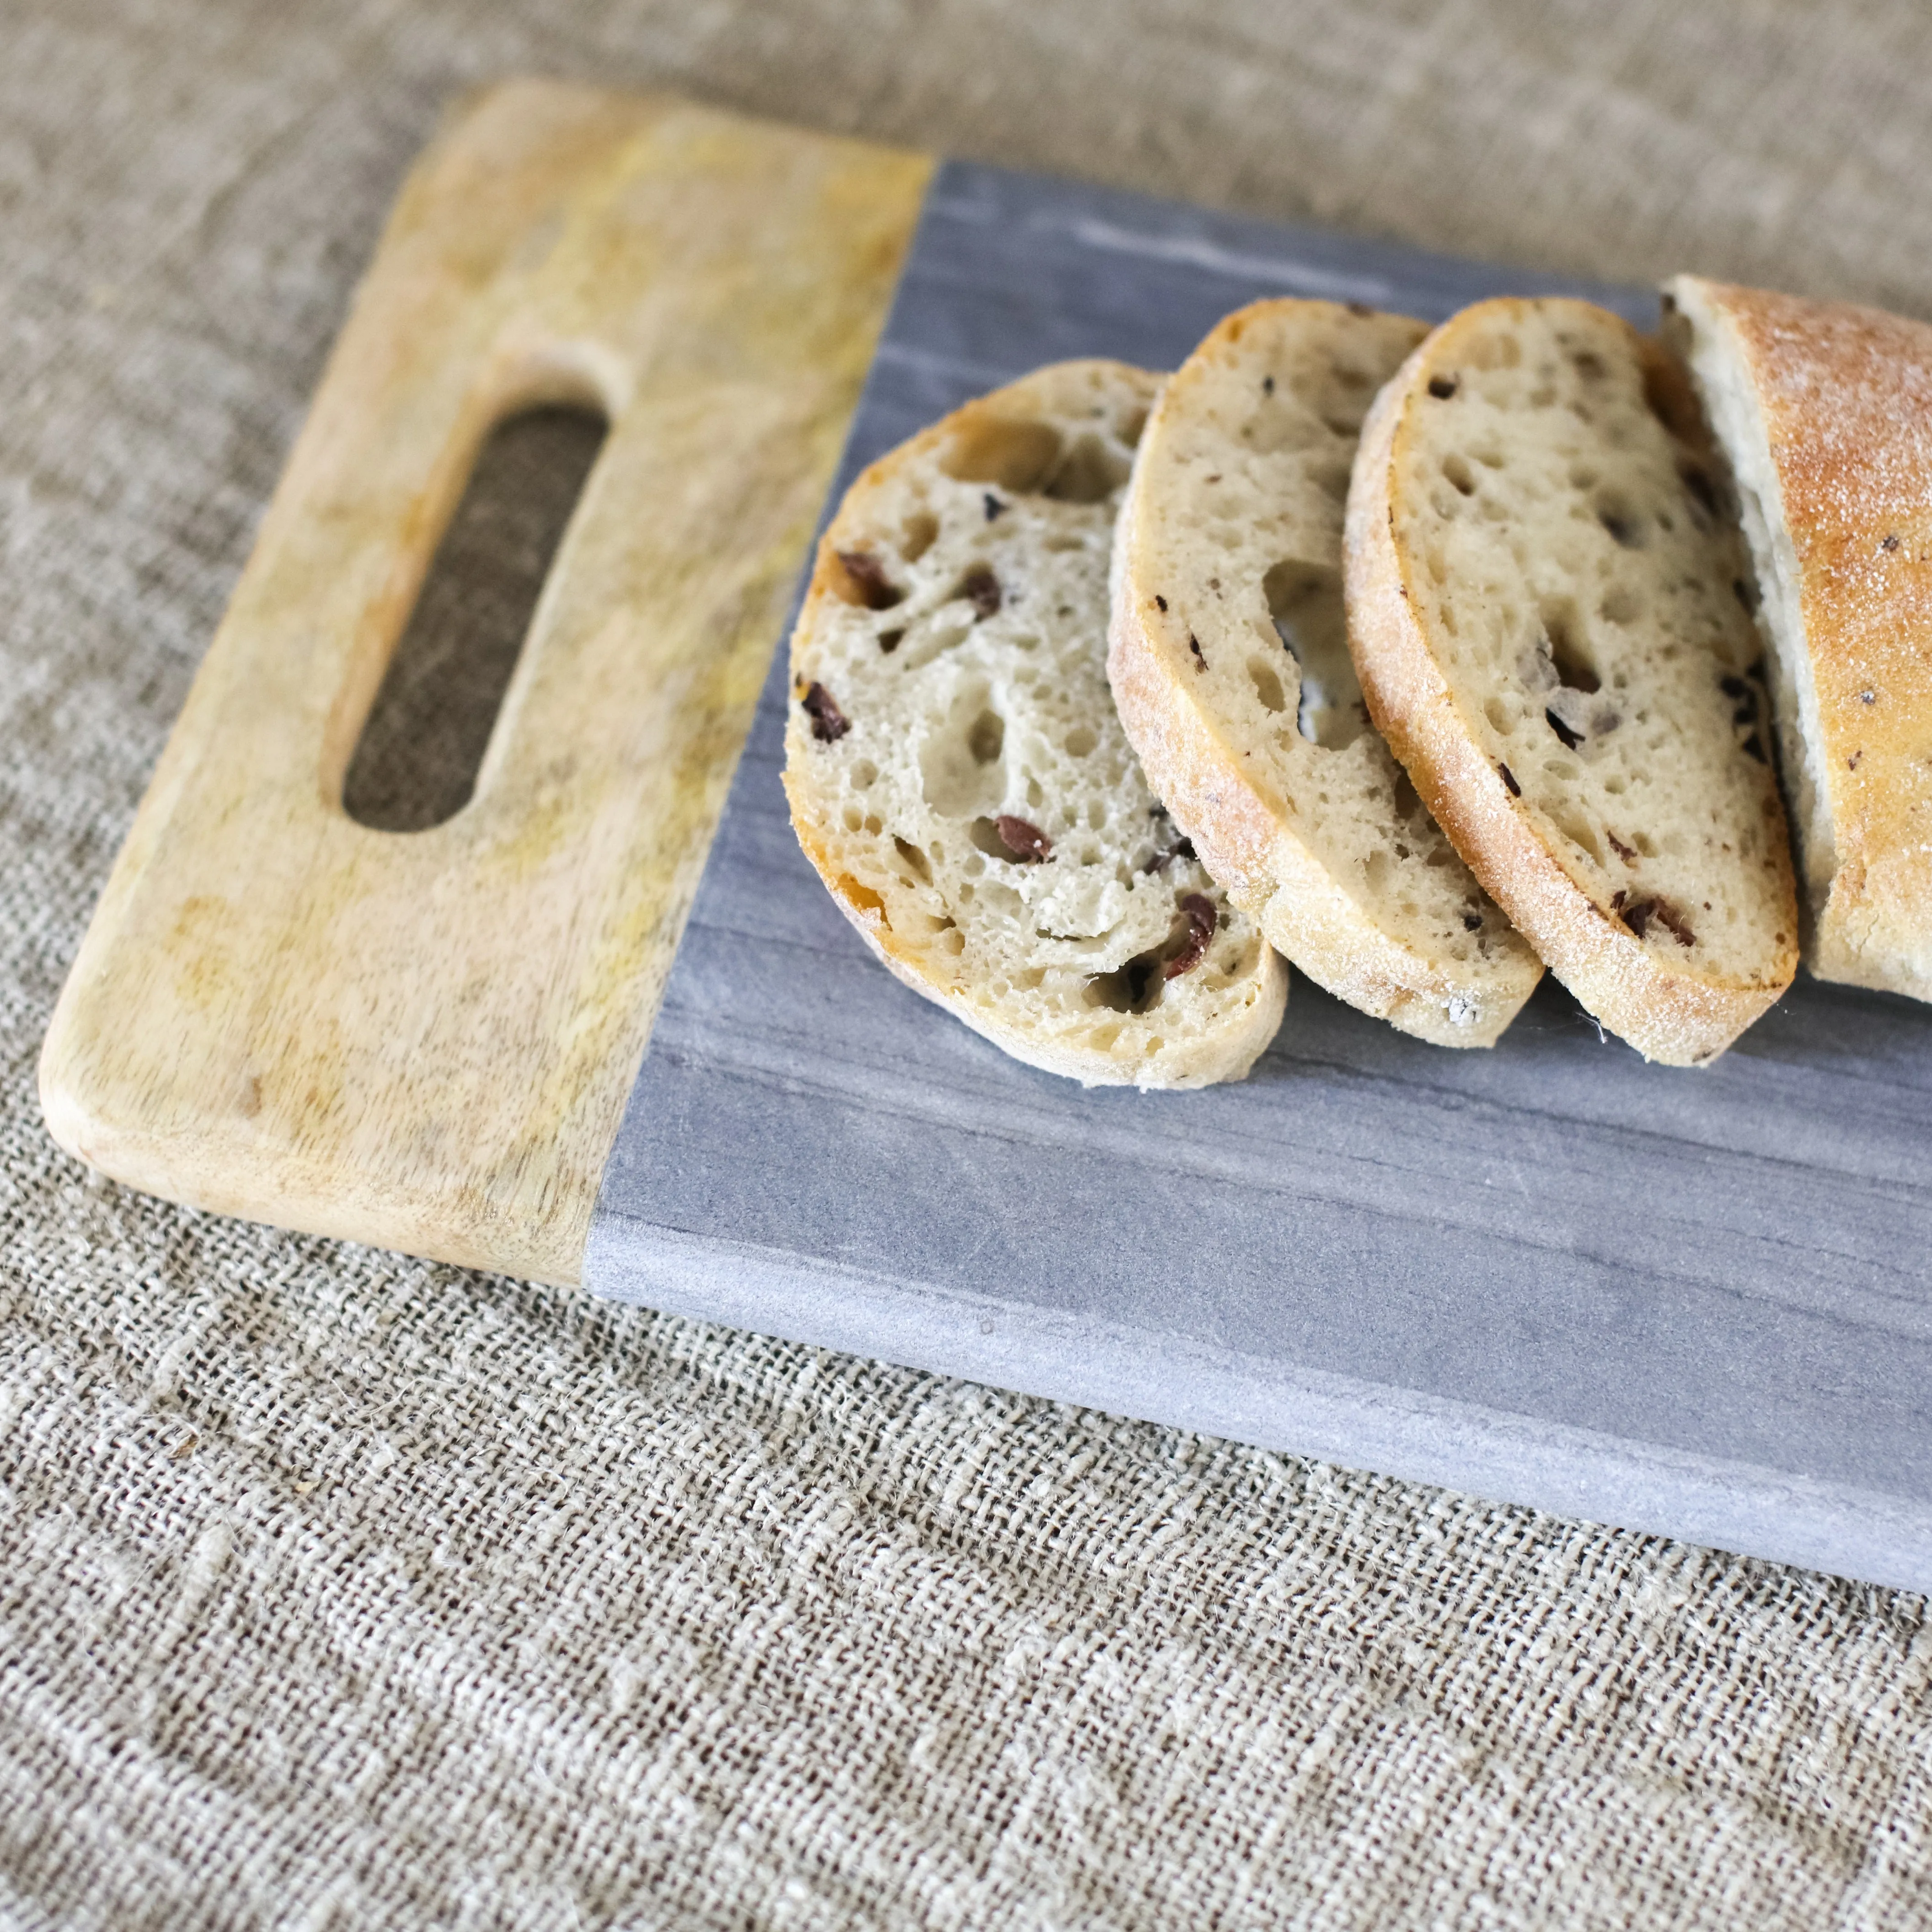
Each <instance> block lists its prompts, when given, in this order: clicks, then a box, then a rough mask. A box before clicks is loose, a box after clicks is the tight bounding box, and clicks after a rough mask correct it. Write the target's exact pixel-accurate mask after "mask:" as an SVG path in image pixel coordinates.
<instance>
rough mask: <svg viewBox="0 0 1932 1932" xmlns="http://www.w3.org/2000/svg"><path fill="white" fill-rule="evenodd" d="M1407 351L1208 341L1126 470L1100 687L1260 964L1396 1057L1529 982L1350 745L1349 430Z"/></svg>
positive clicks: (1396, 793) (1288, 320)
mask: <svg viewBox="0 0 1932 1932" xmlns="http://www.w3.org/2000/svg"><path fill="white" fill-rule="evenodd" d="M1425 332H1426V331H1425V329H1424V325H1423V324H1422V323H1418V322H1414V321H1412V320H1409V318H1408V317H1403V316H1394V315H1383V314H1375V313H1373V312H1371V311H1364V310H1361V309H1350V308H1344V307H1343V306H1341V305H1339V304H1337V303H1333V302H1301V301H1295V300H1282V301H1273V302H1256V303H1254V304H1253V305H1250V306H1249V307H1248V308H1244V309H1241V310H1238V311H1236V312H1235V314H1232V315H1231V316H1229V317H1227V318H1226V320H1223V322H1222V323H1220V325H1219V326H1217V328H1216V329H1214V331H1213V332H1211V334H1210V335H1208V337H1207V338H1206V339H1205V341H1203V342H1202V344H1201V345H1200V347H1199V348H1198V349H1196V350H1195V352H1194V353H1193V355H1192V356H1190V357H1189V358H1188V359H1187V362H1186V363H1185V364H1184V365H1183V366H1182V368H1181V369H1180V370H1179V371H1177V372H1176V373H1175V375H1174V376H1173V377H1171V378H1170V379H1169V382H1168V383H1167V386H1166V389H1164V390H1163V392H1162V395H1161V400H1160V404H1159V405H1158V406H1157V408H1156V410H1155V411H1154V416H1153V418H1152V419H1151V421H1150V422H1149V424H1148V428H1147V431H1146V434H1145V435H1144V436H1143V437H1142V439H1141V445H1140V449H1139V452H1138V454H1137V455H1136V458H1135V463H1134V475H1133V482H1132V484H1131V485H1130V489H1129V491H1128V496H1127V502H1126V504H1125V505H1124V508H1123V509H1122V511H1121V519H1120V523H1119V525H1118V529H1117V532H1116V535H1115V554H1114V573H1113V617H1112V631H1111V645H1110V650H1109V661H1108V670H1109V677H1110V679H1111V680H1112V685H1113V689H1114V696H1115V700H1116V701H1117V703H1118V705H1119V706H1120V710H1121V719H1122V721H1123V723H1124V724H1125V725H1126V727H1127V735H1128V736H1129V738H1130V739H1131V740H1132V741H1133V745H1134V747H1135V749H1136V751H1138V752H1139V755H1140V757H1141V761H1142V764H1143V765H1144V766H1145V768H1146V769H1147V771H1148V775H1149V777H1150V778H1151V781H1152V782H1153V784H1154V787H1155V788H1156V789H1157V790H1158V791H1159V792H1160V795H1161V796H1162V798H1163V799H1165V800H1166V803H1167V805H1168V807H1169V810H1170V811H1172V812H1173V813H1174V814H1175V819H1176V820H1177V822H1178V823H1179V824H1180V825H1181V826H1182V827H1183V828H1184V830H1185V831H1186V832H1187V834H1188V835H1189V837H1190V838H1191V839H1192V840H1193V843H1194V845H1195V847H1196V850H1199V853H1201V855H1202V858H1203V859H1205V860H1206V862H1207V864H1208V870H1209V871H1210V872H1211V873H1212V874H1214V877H1216V878H1217V879H1219V880H1221V881H1222V882H1223V883H1224V884H1225V885H1226V886H1227V887H1228V889H1229V895H1230V896H1231V897H1232V898H1233V899H1234V901H1235V904H1238V905H1239V906H1241V907H1242V908H1243V909H1244V910H1245V911H1247V912H1248V913H1250V914H1252V915H1253V917H1255V918H1256V919H1257V920H1259V922H1260V924H1261V926H1262V931H1263V932H1265V934H1266V935H1267V936H1268V939H1269V940H1270V941H1271V942H1272V944H1274V946H1275V947H1277V948H1278V949H1279V950H1280V951H1281V952H1283V953H1285V954H1286V955H1287V956H1288V957H1289V959H1292V960H1293V961H1294V962H1295V965H1298V966H1299V967H1300V968H1301V969H1302V970H1303V971H1304V972H1306V973H1307V974H1308V975H1309V977H1310V978H1311V979H1313V980H1315V981H1316V982H1317V983H1318V984H1319V985H1321V986H1325V987H1326V988H1327V989H1328V991H1329V992H1331V993H1334V995H1337V997H1338V998H1341V999H1343V1000H1346V1001H1348V1002H1349V1004H1351V1005H1352V1006H1355V1007H1359V1008H1361V1010H1363V1011H1364V1012H1365V1013H1372V1014H1373V1015H1375V1016H1377V1017H1378V1018H1379V1019H1386V1020H1388V1021H1389V1022H1391V1024H1392V1025H1394V1026H1396V1027H1397V1028H1400V1029H1401V1030H1402V1031H1404V1032H1406V1033H1409V1034H1413V1035H1415V1037H1418V1038H1420V1039H1422V1040H1429V1041H1431V1042H1433V1043H1435V1044H1436V1045H1439V1046H1491V1045H1493V1043H1495V1041H1496V1039H1497V1037H1499V1035H1500V1034H1502V1031H1503V1029H1504V1028H1505V1027H1507V1026H1508V1024H1509V1023H1510V1022H1511V1019H1514V1017H1515V1016H1516V1013H1517V1010H1519V1009H1520V1007H1521V1006H1522V1004H1523V1001H1525V1000H1526V998H1528V997H1529V994H1530V992H1532V990H1533V989H1534V988H1535V985H1536V983H1537V981H1538V980H1539V979H1540V978H1541V976H1542V971H1543V968H1542V965H1541V962H1540V961H1539V960H1538V959H1537V957H1536V956H1535V953H1532V951H1531V950H1530V949H1529V947H1528V946H1527V945H1526V944H1524V942H1523V940H1522V939H1521V938H1520V937H1519V936H1518V935H1517V934H1516V933H1515V932H1514V931H1513V930H1512V929H1511V927H1510V925H1509V922H1508V920H1507V919H1505V917H1504V916H1503V914H1502V912H1501V910H1499V908H1498V907H1497V906H1496V904H1494V902H1493V901H1492V900H1491V899H1490V898H1489V896H1488V895H1487V894H1486V893H1485V892H1484V891H1483V889H1482V888H1481V886H1479V885H1478V883H1477V882H1476V880H1475V878H1474V877H1472V875H1471V874H1470V872H1469V868H1467V867H1466V865H1464V864H1463V862H1462V860H1461V859H1460V858H1459V857H1457V854H1456V853H1455V851H1454V849H1453V847H1451V845H1450V844H1449V841H1448V839H1447V838H1445V836H1444V835H1443V834H1442V831H1441V830H1440V829H1439V828H1438V827H1437V826H1436V824H1435V823H1434V822H1433V820H1431V819H1430V816H1429V814H1428V811H1427V809H1426V808H1425V807H1424V805H1423V804H1422V802H1421V799H1420V798H1419V796H1418V794H1417V793H1416V791H1415V787H1414V786H1413V785H1412V784H1411V783H1410V782H1409V778H1408V776H1407V775H1406V773H1405V772H1403V769H1401V767H1400V766H1399V765H1398V764H1397V762H1396V760H1395V759H1394V757H1392V756H1391V754H1390V752H1389V750H1388V746H1387V745H1385V743H1384V742H1382V738H1381V736H1380V735H1379V733H1377V732H1376V730H1375V729H1374V727H1373V725H1372V724H1370V720H1369V716H1368V713H1367V709H1365V708H1364V705H1363V703H1362V699H1361V691H1360V689H1359V688H1358V685H1357V682H1356V679H1355V666H1354V664H1353V661H1352V659H1351V658H1350V655H1349V646H1348V641H1347V637H1346V631H1345V625H1344V618H1343V596H1342V506H1343V498H1344V496H1345V495H1346V491H1347V487H1348V479H1349V468H1350V465H1351V463H1352V460H1353V459H1354V456H1355V446H1356V443H1357V440H1358V436H1359V434H1360V431H1361V422H1362V419H1363V417H1364V414H1365V413H1366V412H1367V408H1368V406H1369V404H1370V400H1371V398H1373V396H1374V395H1375V394H1376V391H1377V390H1378V389H1380V388H1381V386H1382V384H1383V383H1385V381H1387V380H1388V378H1389V377H1391V375H1392V374H1394V372H1395V371H1396V370H1397V368H1398V367H1400V365H1401V363H1402V362H1403V359H1404V358H1405V357H1406V356H1407V355H1408V354H1409V352H1410V351H1411V350H1412V349H1413V348H1414V347H1415V345H1416V344H1417V343H1418V341H1420V340H1421V337H1422V336H1423V335H1424V333H1425Z"/></svg>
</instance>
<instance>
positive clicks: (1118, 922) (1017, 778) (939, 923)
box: [784, 362, 1288, 1089]
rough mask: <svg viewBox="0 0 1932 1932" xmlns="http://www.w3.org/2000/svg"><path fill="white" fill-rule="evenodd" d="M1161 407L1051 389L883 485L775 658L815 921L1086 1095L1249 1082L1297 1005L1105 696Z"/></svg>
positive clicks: (917, 450)
mask: <svg viewBox="0 0 1932 1932" xmlns="http://www.w3.org/2000/svg"><path fill="white" fill-rule="evenodd" d="M1159 381H1160V379H1159V378H1158V377H1154V376H1152V375H1150V374H1147V373H1146V372H1145V371H1141V370H1138V369H1133V368H1129V367H1127V365H1122V364H1119V363H1111V362H1068V363H1060V364H1055V365H1051V366H1049V367H1048V368H1044V369H1041V370H1037V371H1034V373H1033V374H1031V375H1030V376H1028V377H1023V378H1022V380H1020V381H1019V382H1017V383H1012V384H1010V385H1009V386H1007V387H1005V388H1004V389H999V390H996V391H995V392H993V393H992V394H991V395H987V396H984V397H982V398H979V399H978V400H977V401H974V402H971V403H968V404H966V405H965V407H962V408H961V409H959V410H956V411H955V412H954V413H953V414H952V415H950V416H947V418H945V419H944V420H943V421H942V422H939V423H938V424H936V425H934V426H932V428H929V429H927V430H926V431H922V433H921V434H919V435H917V436H916V437H913V438H911V439H910V440H909V441H908V442H907V443H904V444H901V446H899V447H898V449H895V450H893V451H892V452H889V454H888V455H886V456H884V457H883V458H880V460H878V461H877V462H876V463H873V464H872V465H871V466H870V467H869V468H868V469H866V470H865V472H864V473H863V474H862V475H861V476H859V478H858V479H857V481H856V482H855V483H854V484H853V485H852V487H851V488H850V490H848V491H847V494H846V496H845V497H844V500H843V502H841V504H840V505H839V508H838V511H837V512H836V514H835V515H834V517H832V521H831V523H830V524H829V526H828V528H827V529H826V532H825V535H824V536H823V538H822V540H821V541H820V544H819V547H818V550H817V556H816V559H815V562H814V568H813V572H812V576H811V583H810V585H809V586H808V589H807V591H806V593H805V599H804V602H803V604H802V607H801V610H800V612H799V619H798V622H797V624H796V627H795V628H794V630H793V635H792V640H791V647H790V670H791V700H792V701H791V703H790V705H789V706H788V715H787V728H786V764H785V772H784V785H785V790H786V794H787V799H788V800H789V802H790V807H791V816H792V824H793V829H794V831H795V832H796V835H797V837H798V839H799V844H800V846H801V847H802V849H803V850H804V851H805V855H806V856H807V857H808V859H810V860H811V863H812V865H814V868H816V869H817V871H818V873H819V874H820V877H821V878H823V880H824V882H825V883H826V887H827V888H828V889H829V891H830V892H831V894H832V898H833V901H834V902H835V904H837V905H838V907H839V909H840V910H841V912H842V913H844V915H845V916H846V917H847V919H848V920H849V921H850V922H851V924H852V925H853V927H854V928H855V929H856V930H857V932H859V935H860V936H861V937H862V938H863V939H864V941H865V944H866V945H867V946H868V947H869V948H870V950H871V952H872V953H873V954H874V956H876V957H877V959H879V960H880V962H882V963H883V965H885V966H886V968H888V970H889V971H891V972H892V974H894V976H895V977H897V978H898V980H901V982H902V983H904V985H906V986H909V987H910V988H911V989H912V990H913V991H914V992H917V993H919V994H921V995H923V996H924V997H926V998H928V999H930V1000H932V1001H935V1003H937V1004H939V1005H941V1006H942V1007H944V1008H946V1010H947V1011H948V1012H949V1013H952V1014H953V1015H954V1016H956V1018H958V1019H960V1020H962V1021H963V1022H965V1024H966V1025H968V1027H970V1028H972V1029H973V1030H974V1031H975V1032H977V1033H978V1034H981V1035H983V1037H985V1038H986V1039H988V1040H991V1041H992V1043H994V1044H995V1046H998V1047H1000V1048H1001V1049H1003V1050H1004V1052H1007V1053H1009V1054H1010V1055H1013V1057H1014V1058H1016V1059H1019V1060H1021V1061H1025V1062H1026V1063H1027V1064H1029V1065H1031V1066H1034V1067H1039V1068H1041V1069H1043V1070H1045V1071H1046V1072H1049V1073H1056V1074H1060V1075H1063V1076H1067V1078H1070V1079H1075V1080H1078V1081H1079V1082H1082V1084H1083V1085H1090V1086H1093V1085H1132V1086H1136V1087H1139V1088H1143V1089H1147V1088H1191V1087H1200V1086H1205V1085H1209V1084H1211V1083H1212V1082H1217V1081H1222V1080H1230V1079H1240V1078H1241V1077H1242V1076H1244V1075H1245V1074H1246V1073H1247V1072H1248V1071H1249V1070H1250V1067H1252V1066H1253V1063H1254V1061H1256V1058H1258V1057H1259V1055H1260V1054H1261V1053H1262V1051H1263V1049H1265V1047H1266V1046H1268V1043H1269V1041H1270V1040H1271V1039H1272V1038H1273V1037H1274V1034H1275V1031H1276V1030H1277V1027H1278V1026H1279V1025H1280V1020H1281V1017H1282V1013H1283V1008H1284V1006H1285V1004H1286V999H1287V995H1288V975H1287V971H1286V967H1285V966H1284V965H1283V962H1281V960H1280V959H1279V957H1278V956H1277V955H1276V954H1275V953H1274V951H1273V950H1272V949H1271V948H1270V947H1268V944H1267V943H1266V941H1265V940H1264V939H1263V938H1262V935H1261V933H1260V931H1259V928H1258V927H1257V926H1255V925H1254V923H1253V922H1252V921H1250V920H1249V919H1247V917H1246V916H1244V914H1242V913H1240V912H1239V911H1238V910H1236V909H1235V908H1234V907H1232V905H1230V904H1229V903H1228V902H1227V899H1226V895H1225V894H1224V893H1223V892H1222V891H1221V889H1220V887H1218V886H1216V885H1215V884H1214V882H1213V880H1211V878H1210V877H1208V873H1207V871H1206V869H1205V868H1204V867H1202V865H1200V863H1199V861H1198V860H1196V859H1194V858H1193V856H1191V855H1190V854H1189V853H1187V851H1186V849H1185V847H1184V844H1183V843H1182V841H1180V840H1179V839H1178V838H1177V837H1176V835H1175V833H1174V831H1173V828H1172V825H1171V823H1170V822H1169V820H1168V819H1167V817H1166V813H1165V811H1164V809H1163V807H1162V806H1161V805H1160V801H1159V800H1158V799H1157V798H1156V796H1154V793H1153V792H1152V791H1151V790H1150V789H1149V787H1148V784H1147V781H1146V779H1145V776H1144V775H1143V774H1142V771H1141V768H1140V766H1139V763H1138V762H1137V761H1136V759H1135V758H1134V756H1133V751H1132V749H1131V748H1130V745H1128V742H1127V736H1126V733H1124V730H1122V728H1121V723H1120V720H1119V718H1118V715H1117V714H1116V712H1115V708H1114V705H1113V702H1112V697H1111V696H1110V695H1109V691H1108V688H1107V682H1106V622H1107V596H1106V583H1107V568H1108V559H1109V555H1110V553H1111V550H1112V535H1113V524H1114V520H1115V514H1116V511H1117V509H1118V503H1119V500H1120V496H1121V491H1122V490H1123V489H1124V486H1125V484H1126V481H1127V476H1128V474H1129V472H1130V467H1131V464H1132V460H1133V445H1134V443H1135V441H1136V440H1137V439H1138V437H1139V434H1140V432H1141V429H1142V425H1144V423H1145V420H1146V417H1147V415H1148V411H1149V410H1150V409H1151V407H1152V405H1153V404H1154V399H1155V396H1156V395H1157V390H1158V386H1159Z"/></svg>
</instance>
